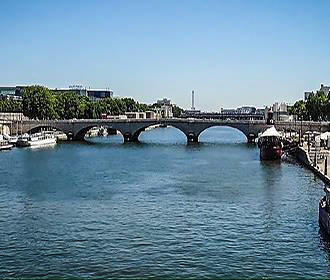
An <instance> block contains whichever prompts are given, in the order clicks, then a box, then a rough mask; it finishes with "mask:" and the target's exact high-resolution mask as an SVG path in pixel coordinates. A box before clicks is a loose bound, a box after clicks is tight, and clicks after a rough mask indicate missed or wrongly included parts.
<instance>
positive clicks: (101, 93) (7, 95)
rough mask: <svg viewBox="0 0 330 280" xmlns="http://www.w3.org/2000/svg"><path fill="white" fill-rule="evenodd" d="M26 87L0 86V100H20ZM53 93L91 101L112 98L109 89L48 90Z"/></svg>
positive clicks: (78, 87)
mask: <svg viewBox="0 0 330 280" xmlns="http://www.w3.org/2000/svg"><path fill="white" fill-rule="evenodd" d="M25 87H27V86H0V98H2V99H21V98H22V90H23V89H24V88H25ZM49 90H50V91H51V92H53V93H58V92H74V93H75V94H77V95H79V96H86V97H89V98H90V99H91V100H98V99H102V98H106V97H111V98H112V97H113V91H112V90H110V89H91V88H88V89H87V88H84V87H82V86H79V85H74V86H69V87H68V88H50V89H49Z"/></svg>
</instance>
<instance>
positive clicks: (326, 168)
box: [324, 155, 328, 176]
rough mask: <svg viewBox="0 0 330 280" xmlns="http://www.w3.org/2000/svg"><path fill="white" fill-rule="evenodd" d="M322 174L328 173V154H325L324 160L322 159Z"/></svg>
mask: <svg viewBox="0 0 330 280" xmlns="http://www.w3.org/2000/svg"><path fill="white" fill-rule="evenodd" d="M324 175H325V176H327V175H328V155H326V156H325V161H324Z"/></svg>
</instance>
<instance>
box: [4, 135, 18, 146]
mask: <svg viewBox="0 0 330 280" xmlns="http://www.w3.org/2000/svg"><path fill="white" fill-rule="evenodd" d="M3 138H5V139H6V140H7V141H8V142H9V143H10V144H13V145H15V144H16V142H17V139H18V137H17V136H10V135H8V134H4V135H3Z"/></svg>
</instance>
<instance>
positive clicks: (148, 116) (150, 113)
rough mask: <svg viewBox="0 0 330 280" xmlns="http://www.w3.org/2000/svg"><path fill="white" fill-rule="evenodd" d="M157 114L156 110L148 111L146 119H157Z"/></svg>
mask: <svg viewBox="0 0 330 280" xmlns="http://www.w3.org/2000/svg"><path fill="white" fill-rule="evenodd" d="M156 118H157V114H156V113H155V112H154V111H146V119H156Z"/></svg>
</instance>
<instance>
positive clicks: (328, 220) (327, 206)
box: [319, 187, 330, 234]
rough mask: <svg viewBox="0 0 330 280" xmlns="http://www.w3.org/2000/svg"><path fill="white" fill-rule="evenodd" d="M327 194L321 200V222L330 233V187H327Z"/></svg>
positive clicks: (325, 189)
mask: <svg viewBox="0 0 330 280" xmlns="http://www.w3.org/2000/svg"><path fill="white" fill-rule="evenodd" d="M324 191H325V196H323V197H322V198H321V200H320V202H319V224H320V226H322V227H323V228H324V229H325V230H326V231H327V233H328V234H330V188H329V187H325V188H324Z"/></svg>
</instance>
